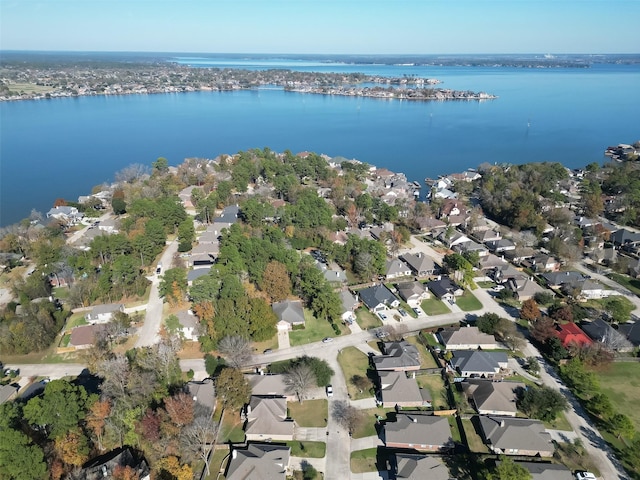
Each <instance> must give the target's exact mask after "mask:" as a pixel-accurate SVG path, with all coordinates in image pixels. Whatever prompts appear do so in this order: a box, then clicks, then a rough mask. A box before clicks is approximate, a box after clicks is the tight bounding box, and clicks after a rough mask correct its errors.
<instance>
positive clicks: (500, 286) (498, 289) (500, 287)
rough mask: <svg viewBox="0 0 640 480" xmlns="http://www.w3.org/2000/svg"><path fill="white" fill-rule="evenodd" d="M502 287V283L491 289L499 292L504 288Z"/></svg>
mask: <svg viewBox="0 0 640 480" xmlns="http://www.w3.org/2000/svg"><path fill="white" fill-rule="evenodd" d="M504 288H505V287H504V285H496V286H495V287H493V288H492V289H491V290H493V291H494V292H499V291H501V290H504Z"/></svg>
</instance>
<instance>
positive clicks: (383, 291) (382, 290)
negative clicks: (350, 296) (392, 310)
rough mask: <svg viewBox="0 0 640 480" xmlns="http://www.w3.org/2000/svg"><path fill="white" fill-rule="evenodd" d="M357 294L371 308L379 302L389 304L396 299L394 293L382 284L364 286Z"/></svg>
mask: <svg viewBox="0 0 640 480" xmlns="http://www.w3.org/2000/svg"><path fill="white" fill-rule="evenodd" d="M358 295H359V296H360V299H361V300H362V301H363V302H364V304H365V305H366V306H367V307H368V308H371V309H373V308H375V307H377V306H378V305H380V304H381V303H383V304H385V305H387V306H390V305H391V304H392V303H393V302H395V301H397V300H398V299H397V298H396V297H395V295H394V294H393V293H391V290H389V289H388V288H387V287H386V286H384V285H374V286H373V287H368V288H364V289H362V290H360V291H359V292H358Z"/></svg>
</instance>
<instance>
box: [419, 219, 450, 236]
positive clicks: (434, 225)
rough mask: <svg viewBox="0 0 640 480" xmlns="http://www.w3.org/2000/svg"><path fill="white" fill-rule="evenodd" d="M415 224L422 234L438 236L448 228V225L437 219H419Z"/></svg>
mask: <svg viewBox="0 0 640 480" xmlns="http://www.w3.org/2000/svg"><path fill="white" fill-rule="evenodd" d="M415 222H416V225H417V227H418V228H419V229H420V231H421V232H425V233H430V234H431V235H434V234H436V235H437V233H439V232H440V231H441V230H444V229H445V228H447V224H446V223H444V222H443V221H442V220H438V219H437V218H428V217H418V218H416V219H415Z"/></svg>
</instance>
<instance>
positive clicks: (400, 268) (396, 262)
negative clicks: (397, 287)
mask: <svg viewBox="0 0 640 480" xmlns="http://www.w3.org/2000/svg"><path fill="white" fill-rule="evenodd" d="M384 272H385V273H384V275H385V278H386V279H387V280H393V279H395V278H400V277H409V276H411V268H409V266H408V265H407V264H406V263H404V262H403V261H402V260H400V259H399V258H393V259H391V260H387V262H386V264H385V270H384Z"/></svg>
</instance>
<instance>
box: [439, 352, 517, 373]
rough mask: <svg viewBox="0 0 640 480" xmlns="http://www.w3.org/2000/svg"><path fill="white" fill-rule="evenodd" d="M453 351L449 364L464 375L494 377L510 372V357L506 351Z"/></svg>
mask: <svg viewBox="0 0 640 480" xmlns="http://www.w3.org/2000/svg"><path fill="white" fill-rule="evenodd" d="M452 353H453V357H452V358H451V360H449V365H450V367H451V369H452V370H454V371H456V372H458V373H459V374H460V375H461V376H462V377H471V378H494V377H497V376H502V375H508V374H509V373H510V371H509V359H508V357H507V354H506V353H504V352H485V351H482V350H453V351H452Z"/></svg>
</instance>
